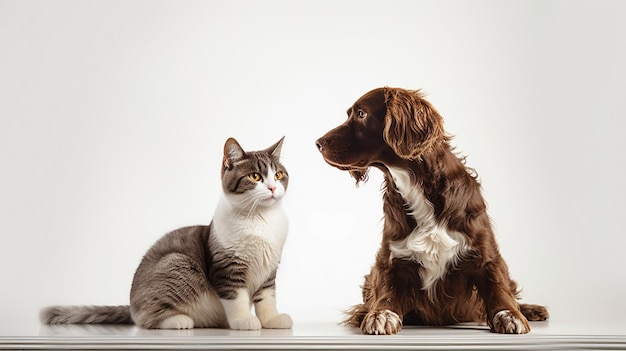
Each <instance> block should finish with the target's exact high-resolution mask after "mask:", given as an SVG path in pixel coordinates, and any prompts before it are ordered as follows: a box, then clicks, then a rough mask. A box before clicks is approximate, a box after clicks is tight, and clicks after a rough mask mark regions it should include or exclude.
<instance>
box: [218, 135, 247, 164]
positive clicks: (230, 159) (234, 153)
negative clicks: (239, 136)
mask: <svg viewBox="0 0 626 351" xmlns="http://www.w3.org/2000/svg"><path fill="white" fill-rule="evenodd" d="M245 155H246V152H245V151H244V150H243V148H241V145H239V143H238V142H237V140H235V138H228V140H226V143H225V144H224V159H223V160H222V164H223V165H224V168H228V169H230V168H231V167H232V165H233V163H234V162H235V161H237V160H240V159H242V158H243V157H244V156H245Z"/></svg>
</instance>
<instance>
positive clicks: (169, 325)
mask: <svg viewBox="0 0 626 351" xmlns="http://www.w3.org/2000/svg"><path fill="white" fill-rule="evenodd" d="M159 328H160V329H193V319H191V317H189V316H188V315H186V314H177V315H175V316H171V317H168V318H165V319H164V320H163V322H161V324H159Z"/></svg>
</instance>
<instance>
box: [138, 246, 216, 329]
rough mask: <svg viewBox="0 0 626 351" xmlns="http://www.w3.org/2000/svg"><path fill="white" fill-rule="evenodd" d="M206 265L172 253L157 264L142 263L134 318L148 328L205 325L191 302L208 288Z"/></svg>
mask: <svg viewBox="0 0 626 351" xmlns="http://www.w3.org/2000/svg"><path fill="white" fill-rule="evenodd" d="M208 289H209V288H208V283H207V281H206V277H205V275H204V268H203V267H202V266H201V263H200V262H197V260H194V259H193V258H192V257H189V256H188V255H186V254H182V253H170V254H168V255H165V256H163V257H162V258H161V259H160V260H159V261H158V262H157V263H156V264H153V265H151V266H146V267H145V268H144V267H142V266H140V267H139V269H138V270H137V273H136V274H135V278H134V280H133V286H132V288H131V293H130V307H131V308H130V310H131V315H132V318H133V321H134V322H135V323H136V324H137V325H139V326H141V327H143V328H148V329H159V328H163V329H189V328H193V327H194V325H198V326H200V325H203V324H204V323H203V322H204V321H203V320H201V319H199V320H196V317H197V316H195V315H193V314H190V312H192V311H190V310H189V308H188V307H189V305H190V304H194V303H195V302H196V301H198V300H199V298H200V295H201V294H203V293H205V292H206V291H208Z"/></svg>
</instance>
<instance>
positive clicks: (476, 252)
mask: <svg viewBox="0 0 626 351" xmlns="http://www.w3.org/2000/svg"><path fill="white" fill-rule="evenodd" d="M347 112H348V119H347V121H346V122H345V123H343V124H342V125H340V126H338V127H336V128H335V129H332V130H331V131H329V132H328V133H326V135H324V136H323V137H321V138H320V139H318V140H317V142H316V144H317V147H318V149H319V151H320V152H321V153H322V155H323V157H324V160H325V161H326V162H327V163H328V164H330V165H331V166H334V167H337V168H339V169H342V170H347V171H349V172H350V174H351V175H352V176H353V177H354V178H355V179H356V180H357V184H358V182H360V181H364V180H366V179H367V172H368V170H369V168H370V167H375V168H378V169H380V170H381V171H382V172H383V173H384V176H385V186H384V194H383V202H384V204H383V212H384V216H385V218H384V228H383V238H382V245H381V247H380V250H379V251H378V254H377V256H376V263H375V264H374V266H373V267H372V270H371V272H370V274H368V275H366V276H365V284H364V285H363V303H362V304H360V305H357V306H354V307H353V308H352V309H351V310H350V311H348V317H347V319H346V321H345V323H346V324H347V325H349V326H354V327H360V328H361V331H362V332H363V333H365V334H395V333H397V332H399V331H400V329H401V328H402V325H403V323H404V324H421V325H448V324H454V323H458V322H483V323H484V322H485V321H486V322H487V324H488V325H489V327H490V328H491V330H492V331H493V332H496V333H511V334H516V333H517V334H523V333H528V332H529V331H530V325H529V324H528V320H531V321H538V320H546V319H547V318H548V311H547V309H546V308H545V307H543V306H538V305H528V304H519V303H518V302H517V300H518V298H519V290H518V288H517V284H516V283H515V281H513V280H511V278H510V277H509V271H508V268H507V265H506V263H505V261H504V259H503V258H502V256H501V255H500V252H499V250H498V245H497V243H496V240H495V238H494V234H493V230H492V227H491V223H490V220H489V217H488V215H487V210H486V205H485V201H484V200H483V197H482V195H481V191H480V184H479V183H478V181H477V180H476V176H475V174H474V172H473V171H472V170H471V169H469V168H467V167H466V166H465V162H464V159H463V158H461V157H459V156H457V155H456V154H455V153H454V152H453V149H452V147H451V146H450V143H449V141H450V137H449V136H447V135H446V133H445V132H444V128H443V119H442V118H441V116H440V115H439V113H438V112H437V111H436V110H435V108H434V107H433V106H432V105H431V104H430V103H428V102H427V101H426V100H424V98H423V96H422V94H421V93H420V92H419V91H410V90H405V89H399V88H379V89H374V90H372V91H370V92H368V93H366V94H365V95H363V96H362V97H361V98H359V99H358V100H357V101H356V102H355V103H354V105H352V107H350V108H349V109H348V111H347Z"/></svg>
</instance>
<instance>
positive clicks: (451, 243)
mask: <svg viewBox="0 0 626 351" xmlns="http://www.w3.org/2000/svg"><path fill="white" fill-rule="evenodd" d="M389 171H390V172H391V176H392V177H393V181H394V183H395V184H396V187H397V188H398V191H399V192H400V195H402V198H403V199H404V201H405V202H406V205H407V207H408V211H409V213H410V215H411V216H413V218H414V219H415V222H416V223H417V225H416V226H415V228H414V229H413V231H412V232H411V234H410V235H409V236H407V237H406V239H404V240H399V241H393V242H391V243H390V247H389V248H390V250H391V258H400V259H408V260H412V261H415V262H417V263H419V264H420V265H422V267H423V268H422V270H420V277H421V278H422V284H423V286H422V289H423V290H426V291H431V289H432V288H433V287H434V284H435V283H436V282H437V281H438V280H439V279H441V278H443V277H444V276H445V274H446V272H447V271H448V268H449V266H450V265H451V264H454V262H455V260H456V259H457V258H458V257H459V255H460V254H461V253H462V252H464V251H465V250H467V246H466V243H465V237H464V236H463V235H462V234H461V233H458V232H455V231H450V230H448V229H447V228H446V227H445V225H442V224H439V223H437V220H436V219H435V210H434V208H433V205H432V204H431V203H430V202H429V201H428V200H427V199H426V197H425V196H424V190H423V189H422V187H421V186H419V185H416V184H413V183H412V182H411V178H410V176H409V173H408V172H407V171H405V170H402V169H398V168H391V167H390V168H389Z"/></svg>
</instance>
